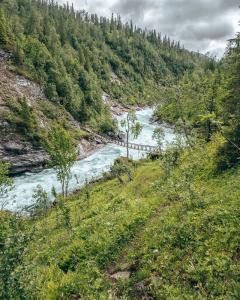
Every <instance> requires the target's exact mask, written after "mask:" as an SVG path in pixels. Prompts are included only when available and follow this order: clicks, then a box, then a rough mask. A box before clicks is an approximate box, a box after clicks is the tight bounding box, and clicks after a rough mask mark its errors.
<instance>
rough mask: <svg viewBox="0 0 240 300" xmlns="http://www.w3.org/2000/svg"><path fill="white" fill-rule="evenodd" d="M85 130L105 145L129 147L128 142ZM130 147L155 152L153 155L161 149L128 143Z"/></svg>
mask: <svg viewBox="0 0 240 300" xmlns="http://www.w3.org/2000/svg"><path fill="white" fill-rule="evenodd" d="M84 129H85V130H86V131H88V132H89V133H91V134H92V135H94V136H96V137H97V138H99V139H101V140H103V141H104V142H105V143H111V144H115V145H119V146H122V147H127V142H125V141H120V140H117V139H113V138H110V137H106V136H103V135H100V134H97V133H95V132H93V131H91V130H90V129H88V128H84ZM128 147H129V149H133V150H141V151H146V152H153V153H154V152H158V151H159V148H158V147H157V146H151V145H142V144H135V143H128Z"/></svg>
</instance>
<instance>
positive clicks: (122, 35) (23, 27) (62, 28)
mask: <svg viewBox="0 0 240 300" xmlns="http://www.w3.org/2000/svg"><path fill="white" fill-rule="evenodd" d="M0 9H1V10H0V34H1V36H0V43H1V44H3V45H4V46H7V47H9V48H10V50H13V63H14V65H15V69H16V70H17V71H18V72H19V73H21V74H25V75H27V76H28V77H29V78H31V79H34V80H37V81H38V82H40V83H41V85H42V86H43V87H44V91H45V94H46V95H47V97H49V99H51V100H52V101H53V102H55V103H56V104H61V105H63V106H64V108H65V109H66V110H67V111H68V112H70V113H71V114H72V116H73V117H74V118H75V119H77V120H78V121H81V122H90V123H96V124H97V123H98V120H99V118H102V119H103V120H104V119H106V118H107V119H108V121H106V122H105V121H104V122H103V123H101V124H102V127H103V128H102V129H103V130H106V127H108V125H109V120H110V118H109V111H108V112H107V113H106V109H105V105H104V103H103V101H102V99H101V98H102V93H103V91H105V92H106V93H108V94H109V95H110V96H111V98H112V99H113V100H114V101H119V102H122V103H128V104H136V103H144V104H145V103H149V102H154V101H158V100H159V86H160V85H161V83H162V80H163V79H164V78H168V79H169V80H170V79H171V80H173V81H174V80H175V79H176V78H177V77H181V76H182V74H183V73H184V71H185V70H192V69H194V68H195V67H197V66H200V68H201V67H202V66H205V65H206V62H205V61H206V60H207V59H206V58H204V57H201V56H199V55H198V54H196V53H192V52H190V51H187V50H185V49H184V48H183V47H182V46H181V45H180V44H179V42H175V41H170V39H169V38H167V37H161V35H160V34H157V33H156V31H147V30H141V29H139V28H136V29H135V28H134V27H132V28H131V26H130V25H129V24H123V23H122V21H121V18H120V17H117V18H115V17H113V18H112V19H111V20H109V19H106V18H103V17H100V18H99V17H98V16H96V15H89V14H88V13H87V12H83V11H74V9H73V8H71V9H69V8H68V7H67V5H63V6H60V5H59V4H58V3H53V2H51V3H48V2H44V1H43V2H41V1H35V0H31V1H30V2H29V1H27V0H11V1H9V0H3V1H1V4H0ZM9 32H11V46H8V41H9V39H10V35H9ZM106 125H107V126H106Z"/></svg>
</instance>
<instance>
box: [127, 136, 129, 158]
mask: <svg viewBox="0 0 240 300" xmlns="http://www.w3.org/2000/svg"><path fill="white" fill-rule="evenodd" d="M128 143H129V132H128V131H127V159H129V145H128Z"/></svg>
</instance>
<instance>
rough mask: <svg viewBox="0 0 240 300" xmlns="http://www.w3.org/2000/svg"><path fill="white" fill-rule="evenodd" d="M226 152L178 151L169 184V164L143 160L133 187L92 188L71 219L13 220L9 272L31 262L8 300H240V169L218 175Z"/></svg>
mask: <svg viewBox="0 0 240 300" xmlns="http://www.w3.org/2000/svg"><path fill="white" fill-rule="evenodd" d="M222 143H223V141H222V139H220V138H219V137H216V138H215V139H214V141H213V142H212V143H210V144H208V145H207V146H205V147H202V146H200V147H198V146H196V148H195V149H194V151H192V150H187V151H186V150H185V151H183V152H180V153H181V154H180V153H179V154H180V156H179V158H178V162H176V163H175V167H174V168H173V169H172V171H171V176H170V177H169V176H168V179H166V174H167V173H168V164H167V161H166V160H165V163H164V160H163V161H162V162H161V163H160V162H159V161H156V162H150V161H143V162H139V163H135V166H132V168H133V174H134V175H133V180H132V181H130V182H129V181H128V180H127V177H124V181H125V184H124V185H122V184H121V183H120V182H119V180H117V179H114V178H113V179H111V178H110V179H108V178H106V179H103V180H102V181H101V182H99V183H94V184H91V185H90V186H87V187H86V188H85V189H83V190H82V191H80V192H77V193H75V194H74V195H72V196H71V197H70V198H69V199H68V200H67V201H66V202H65V206H64V207H65V209H64V210H62V209H61V208H60V207H56V208H54V209H52V210H51V211H49V212H48V213H47V215H46V216H45V217H44V216H42V217H41V218H37V220H34V219H32V220H25V221H24V220H22V221H21V222H20V223H19V224H15V225H14V224H13V225H11V223H9V225H8V226H7V225H5V227H4V226H3V225H4V224H8V223H7V221H6V220H7V217H5V223H4V222H3V223H2V226H3V228H4V230H3V231H2V232H6V230H8V234H10V235H11V234H13V237H12V239H10V240H9V243H8V246H10V247H11V251H10V252H9V250H7V249H10V248H6V249H5V255H6V261H2V266H4V264H5V265H6V264H7V262H8V261H10V260H11V257H12V258H13V257H15V253H18V252H19V253H24V255H22V256H20V260H17V261H15V263H14V264H13V265H12V267H11V268H10V269H9V272H10V273H6V274H9V277H6V278H5V280H6V282H5V286H6V287H7V288H8V289H7V291H8V293H9V294H8V295H11V297H10V298H11V299H12V298H13V299H17V298H18V297H20V295H21V297H23V298H26V299H36V298H37V299H82V298H86V299H173V298H174V299H186V298H187V299H238V298H239V296H240V294H239V278H240V273H239V267H240V265H239V242H240V240H239V234H238V233H239V230H240V228H239V214H240V211H239V203H238V202H239V201H238V198H239V194H240V189H239V184H238V182H239V170H238V169H236V170H234V171H229V172H227V173H225V174H220V175H216V172H215V171H216V162H215V158H216V153H217V148H218V147H219V145H220V144H222ZM206 153H208V154H207V155H206ZM172 154H173V153H172ZM166 172H167V173H166ZM15 226H17V227H16V228H18V230H19V231H18V235H17V234H16V233H15V232H13V230H14V228H15ZM33 228H34V230H33ZM20 236H21V238H20ZM14 241H15V242H14ZM13 242H14V244H13ZM0 286H2V287H3V286H4V285H1V284H0ZM1 292H2V293H3V295H4V292H6V289H5V290H2V291H1Z"/></svg>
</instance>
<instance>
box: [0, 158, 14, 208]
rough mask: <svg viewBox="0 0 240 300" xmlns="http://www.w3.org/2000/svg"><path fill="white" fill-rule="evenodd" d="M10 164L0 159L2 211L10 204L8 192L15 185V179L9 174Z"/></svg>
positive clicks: (0, 199) (0, 201) (0, 205)
mask: <svg viewBox="0 0 240 300" xmlns="http://www.w3.org/2000/svg"><path fill="white" fill-rule="evenodd" d="M9 167H10V165H9V164H8V163H6V162H1V161H0V211H2V210H4V208H5V206H6V205H7V204H8V200H7V199H8V193H9V191H10V189H11V188H12V186H13V180H12V179H11V178H10V177H9V176H8V175H9Z"/></svg>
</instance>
